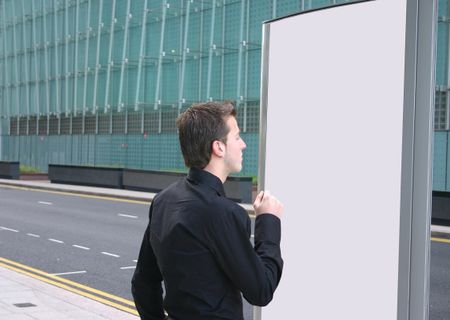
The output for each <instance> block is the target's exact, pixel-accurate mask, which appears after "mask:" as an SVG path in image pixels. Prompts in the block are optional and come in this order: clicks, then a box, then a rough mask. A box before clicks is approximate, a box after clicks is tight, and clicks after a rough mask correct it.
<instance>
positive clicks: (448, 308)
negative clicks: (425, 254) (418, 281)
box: [430, 241, 450, 320]
mask: <svg viewBox="0 0 450 320" xmlns="http://www.w3.org/2000/svg"><path fill="white" fill-rule="evenodd" d="M430 269H431V271H430V272H431V277H430V320H448V319H450V243H440V242H435V241H432V242H431V268H430Z"/></svg>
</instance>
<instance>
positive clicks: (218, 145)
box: [211, 140, 225, 157]
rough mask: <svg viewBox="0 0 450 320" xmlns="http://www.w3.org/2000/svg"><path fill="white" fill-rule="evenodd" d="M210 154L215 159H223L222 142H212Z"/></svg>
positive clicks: (223, 146)
mask: <svg viewBox="0 0 450 320" xmlns="http://www.w3.org/2000/svg"><path fill="white" fill-rule="evenodd" d="M211 151H212V153H213V154H214V155H216V156H217V157H223V154H224V152H225V145H224V143H223V142H222V141H219V140H214V141H213V143H212V150H211Z"/></svg>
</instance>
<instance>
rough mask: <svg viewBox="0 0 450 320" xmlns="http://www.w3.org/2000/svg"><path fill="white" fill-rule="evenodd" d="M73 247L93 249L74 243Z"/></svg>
mask: <svg viewBox="0 0 450 320" xmlns="http://www.w3.org/2000/svg"><path fill="white" fill-rule="evenodd" d="M72 247H75V248H78V249H83V250H91V248H88V247H83V246H79V245H77V244H74V245H72Z"/></svg>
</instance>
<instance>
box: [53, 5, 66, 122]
mask: <svg viewBox="0 0 450 320" xmlns="http://www.w3.org/2000/svg"><path fill="white" fill-rule="evenodd" d="M53 30H54V35H55V38H54V39H53V50H54V54H55V59H54V61H53V62H54V66H55V104H56V106H55V108H56V110H60V105H61V101H60V100H61V99H60V93H61V91H60V90H61V89H60V85H59V78H60V76H61V75H60V74H59V52H58V46H59V39H58V34H57V30H58V3H57V2H56V0H53ZM66 51H67V50H66ZM66 94H67V93H66ZM66 114H67V109H66Z"/></svg>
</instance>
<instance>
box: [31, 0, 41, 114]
mask: <svg viewBox="0 0 450 320" xmlns="http://www.w3.org/2000/svg"><path fill="white" fill-rule="evenodd" d="M34 1H35V0H31V11H32V12H31V22H32V28H33V32H32V34H33V53H34V76H35V87H36V89H35V90H34V97H35V103H36V110H35V112H36V114H38V115H39V112H40V104H41V100H40V95H39V90H40V84H39V83H40V79H39V72H38V64H39V60H38V56H37V38H36V19H35V12H36V11H35V8H34Z"/></svg>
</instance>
